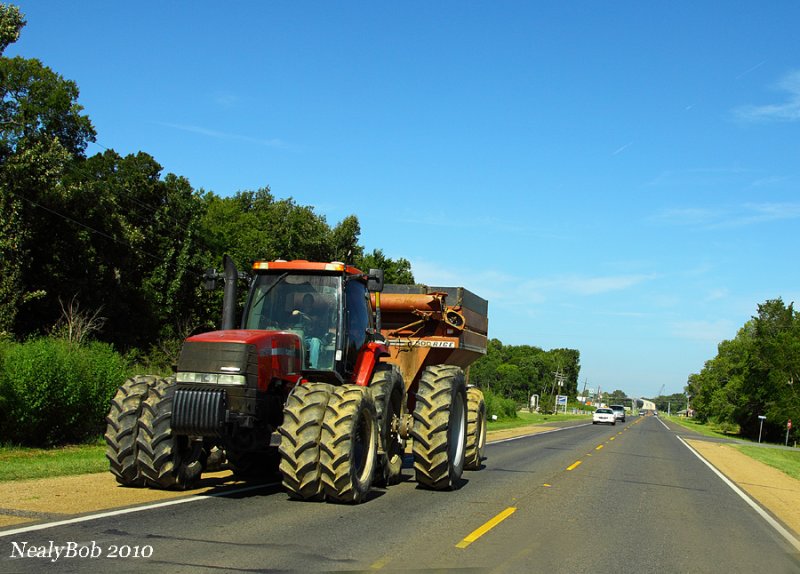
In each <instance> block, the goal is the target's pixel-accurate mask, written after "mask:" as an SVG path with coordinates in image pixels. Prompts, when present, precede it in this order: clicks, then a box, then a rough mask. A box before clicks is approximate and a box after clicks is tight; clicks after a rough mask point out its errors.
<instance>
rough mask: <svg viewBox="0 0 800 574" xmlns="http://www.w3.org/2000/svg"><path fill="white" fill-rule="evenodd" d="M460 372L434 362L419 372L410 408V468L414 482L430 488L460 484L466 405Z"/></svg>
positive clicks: (464, 443) (451, 487)
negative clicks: (415, 400)
mask: <svg viewBox="0 0 800 574" xmlns="http://www.w3.org/2000/svg"><path fill="white" fill-rule="evenodd" d="M466 402H467V400H466V384H465V382H464V371H462V370H461V369H460V368H459V367H456V366H454V365H434V366H431V367H427V368H426V369H425V371H423V373H422V377H421V378H420V382H419V390H418V391H417V402H416V407H415V408H414V430H413V431H412V433H411V436H412V437H413V439H414V443H413V452H414V471H415V474H416V479H417V483H419V485H420V486H423V487H425V488H430V489H432V490H448V489H455V488H458V487H459V486H460V484H459V482H460V479H461V474H462V472H463V470H464V449H465V445H466V436H467V432H466V427H467V406H466Z"/></svg>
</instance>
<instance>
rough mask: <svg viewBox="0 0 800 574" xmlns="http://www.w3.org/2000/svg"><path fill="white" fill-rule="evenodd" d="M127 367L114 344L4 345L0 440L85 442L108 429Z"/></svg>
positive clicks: (48, 341)
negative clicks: (113, 402)
mask: <svg viewBox="0 0 800 574" xmlns="http://www.w3.org/2000/svg"><path fill="white" fill-rule="evenodd" d="M127 372H128V364H127V362H126V361H125V359H123V357H122V356H120V355H119V354H118V353H116V352H115V351H114V350H113V348H112V347H111V346H110V345H107V344H105V343H98V342H91V343H87V344H83V345H77V344H74V343H70V342H68V341H64V340H60V339H52V338H50V339H47V338H42V339H34V340H31V341H27V342H25V343H13V344H4V345H1V346H0V442H3V443H13V444H21V445H29V446H52V445H57V444H67V443H75V442H81V441H84V440H86V439H88V438H91V437H94V436H97V434H99V433H100V432H102V430H103V427H104V418H105V415H106V413H107V412H108V405H109V401H110V400H111V398H112V397H113V395H114V392H115V391H116V389H117V387H118V386H119V385H120V384H122V382H123V381H124V380H125V377H126V376H127Z"/></svg>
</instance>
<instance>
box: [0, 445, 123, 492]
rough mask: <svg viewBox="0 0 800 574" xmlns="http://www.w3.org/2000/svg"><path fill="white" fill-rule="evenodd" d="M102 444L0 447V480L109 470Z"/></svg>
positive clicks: (104, 448)
mask: <svg viewBox="0 0 800 574" xmlns="http://www.w3.org/2000/svg"><path fill="white" fill-rule="evenodd" d="M105 452H106V447H105V443H104V442H103V441H101V440H98V441H97V442H96V443H93V444H86V445H73V446H65V447H61V448H53V449H41V448H24V447H15V446H1V447H0V482H6V481H11V480H27V479H32V478H51V477H54V476H68V475H75V474H89V473H92V472H105V471H107V470H108V461H107V460H106V457H105Z"/></svg>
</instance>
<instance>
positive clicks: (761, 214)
mask: <svg viewBox="0 0 800 574" xmlns="http://www.w3.org/2000/svg"><path fill="white" fill-rule="evenodd" d="M798 218H800V203H788V202H783V203H746V204H743V205H740V206H738V207H730V208H727V209H726V208H719V209H708V208H699V207H687V208H673V209H665V210H663V211H661V212H660V213H658V214H656V215H655V216H653V217H652V218H651V219H652V220H653V221H658V222H662V223H665V224H668V225H681V226H693V227H705V228H707V229H722V228H732V227H746V226H748V225H758V224H761V223H770V222H773V221H782V220H789V219H798Z"/></svg>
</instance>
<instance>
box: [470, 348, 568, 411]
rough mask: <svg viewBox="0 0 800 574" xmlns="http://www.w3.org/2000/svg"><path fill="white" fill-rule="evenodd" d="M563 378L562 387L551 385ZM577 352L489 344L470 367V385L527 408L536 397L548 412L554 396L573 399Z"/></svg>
mask: <svg viewBox="0 0 800 574" xmlns="http://www.w3.org/2000/svg"><path fill="white" fill-rule="evenodd" d="M556 373H560V374H561V375H563V386H561V387H559V386H558V385H557V384H554V383H555V380H556ZM579 373H580V352H579V351H577V350H575V349H551V350H550V351H545V350H543V349H540V348H539V347H533V346H530V345H503V343H502V342H500V341H499V340H497V339H491V340H490V341H489V345H488V349H487V353H486V355H485V356H483V357H481V358H480V359H478V360H477V361H476V362H475V363H474V364H473V365H472V366H471V367H470V382H471V383H473V384H475V385H477V386H478V387H480V388H481V389H482V390H484V391H486V392H490V393H493V394H498V395H501V396H503V397H507V398H509V399H512V400H514V401H515V402H516V403H517V404H519V405H527V404H528V400H529V398H530V396H531V395H534V394H536V395H539V397H540V400H541V404H542V406H543V408H545V409H551V408H552V407H553V404H554V401H555V399H554V397H555V395H556V394H561V395H567V396H569V397H573V398H574V397H575V396H576V395H577V393H578V375H579Z"/></svg>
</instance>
